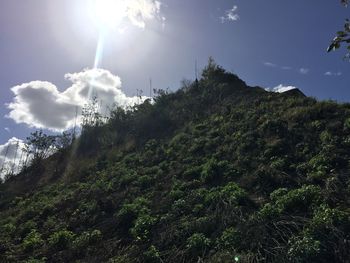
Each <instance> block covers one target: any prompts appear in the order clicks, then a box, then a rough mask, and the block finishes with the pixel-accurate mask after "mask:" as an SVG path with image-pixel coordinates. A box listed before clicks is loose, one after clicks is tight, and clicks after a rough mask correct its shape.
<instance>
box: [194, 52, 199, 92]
mask: <svg viewBox="0 0 350 263" xmlns="http://www.w3.org/2000/svg"><path fill="white" fill-rule="evenodd" d="M194 71H195V73H194V74H195V77H196V80H195V84H196V87H198V63H197V59H196V60H195V64H194Z"/></svg>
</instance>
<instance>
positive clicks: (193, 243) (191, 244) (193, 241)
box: [186, 233, 211, 255]
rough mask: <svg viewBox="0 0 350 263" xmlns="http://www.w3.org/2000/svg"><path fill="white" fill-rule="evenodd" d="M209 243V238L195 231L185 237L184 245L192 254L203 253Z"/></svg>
mask: <svg viewBox="0 0 350 263" xmlns="http://www.w3.org/2000/svg"><path fill="white" fill-rule="evenodd" d="M210 245H211V240H210V239H209V238H207V237H206V236H205V235H204V234H202V233H195V234H193V235H192V236H190V237H189V238H188V239H187V245H186V247H187V248H188V249H189V250H190V251H191V253H192V254H194V255H202V254H205V252H206V251H207V249H208V248H209V247H210Z"/></svg>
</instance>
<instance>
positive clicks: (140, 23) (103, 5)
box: [88, 0, 164, 28]
mask: <svg viewBox="0 0 350 263" xmlns="http://www.w3.org/2000/svg"><path fill="white" fill-rule="evenodd" d="M88 1H89V0H88ZM88 3H89V5H88V8H89V14H90V16H91V18H92V20H93V21H95V22H96V24H97V25H99V26H101V25H103V26H105V25H112V26H114V25H115V24H120V23H123V22H128V23H130V24H132V25H134V26H136V27H140V28H145V27H146V23H147V22H148V21H151V20H153V19H158V20H161V21H162V20H163V17H162V16H161V14H160V13H161V12H160V10H161V7H162V3H161V2H160V1H157V0H90V1H89V2H88ZM163 22H164V21H163Z"/></svg>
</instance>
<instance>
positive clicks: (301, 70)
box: [299, 68, 310, 75]
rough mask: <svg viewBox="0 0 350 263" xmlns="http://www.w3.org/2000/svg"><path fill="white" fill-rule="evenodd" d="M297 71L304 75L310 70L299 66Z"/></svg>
mask: <svg viewBox="0 0 350 263" xmlns="http://www.w3.org/2000/svg"><path fill="white" fill-rule="evenodd" d="M299 72H300V74H304V75H306V74H308V73H309V72H310V69H308V68H300V69H299Z"/></svg>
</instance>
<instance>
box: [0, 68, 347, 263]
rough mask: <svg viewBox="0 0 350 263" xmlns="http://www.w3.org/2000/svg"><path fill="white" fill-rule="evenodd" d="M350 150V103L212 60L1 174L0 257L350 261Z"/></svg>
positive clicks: (29, 259)
mask: <svg viewBox="0 0 350 263" xmlns="http://www.w3.org/2000/svg"><path fill="white" fill-rule="evenodd" d="M349 155H350V105H349V104H337V103H335V102H329V101H327V102H317V101H316V100H315V99H312V98H307V97H305V96H304V95H303V94H301V93H298V92H296V93H295V92H294V93H293V92H291V93H288V94H283V93H282V94H276V93H269V92H266V91H265V90H263V89H261V88H258V87H255V88H253V87H247V86H246V84H245V83H244V82H243V81H242V80H240V79H239V78H238V77H237V76H235V75H233V74H231V73H228V72H226V71H224V70H223V69H222V68H220V67H218V66H217V65H215V64H214V63H213V62H211V63H210V64H209V65H208V66H207V68H205V69H204V71H203V74H202V78H201V79H200V80H199V82H198V83H197V82H194V83H192V84H190V85H188V86H186V87H183V88H182V89H180V90H179V91H177V92H175V93H171V94H166V93H165V92H160V94H159V96H158V97H157V98H156V99H155V103H154V104H151V103H149V102H145V103H144V104H142V105H140V106H139V107H138V108H137V109H135V110H134V111H129V112H125V111H123V110H120V109H119V110H116V111H115V112H114V113H113V114H112V118H111V119H110V120H109V122H108V123H107V124H105V125H96V126H94V127H86V129H85V130H84V132H83V134H82V135H81V137H80V138H79V140H77V141H75V143H74V145H72V146H71V147H70V148H69V149H66V150H65V151H64V152H61V153H59V154H57V155H55V156H53V157H51V159H50V160H47V161H46V162H45V163H43V164H41V165H40V167H32V168H30V169H29V170H28V171H26V172H24V173H23V174H21V175H19V177H17V178H14V179H12V180H9V181H8V182H6V183H5V184H3V185H2V186H1V196H2V199H1V201H0V209H1V211H0V240H1V243H0V261H1V262H174V263H175V262H349V258H350V243H349V242H350V236H349V235H350V204H349V202H350V180H349V179H350V178H349ZM53 170H54V171H53ZM23 180H26V186H24V184H23V183H22V184H21V182H23ZM30 182H33V184H32V186H31V187H28V184H30ZM33 186H35V187H33ZM21 192H22V193H21Z"/></svg>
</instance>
